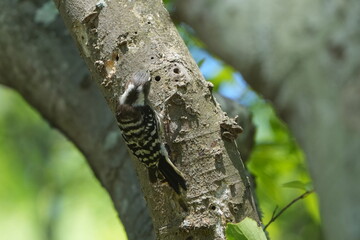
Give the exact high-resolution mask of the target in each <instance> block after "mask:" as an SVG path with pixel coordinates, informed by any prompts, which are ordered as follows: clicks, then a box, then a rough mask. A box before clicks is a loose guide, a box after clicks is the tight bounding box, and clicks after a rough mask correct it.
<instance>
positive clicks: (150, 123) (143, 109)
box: [116, 71, 186, 193]
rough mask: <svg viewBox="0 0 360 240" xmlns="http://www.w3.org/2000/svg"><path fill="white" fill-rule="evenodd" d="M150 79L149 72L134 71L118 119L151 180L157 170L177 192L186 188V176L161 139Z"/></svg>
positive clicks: (125, 136) (127, 142)
mask: <svg viewBox="0 0 360 240" xmlns="http://www.w3.org/2000/svg"><path fill="white" fill-rule="evenodd" d="M150 80H151V77H150V74H149V73H148V72H145V71H140V72H137V73H136V74H134V76H133V78H132V79H131V80H130V82H129V83H128V85H127V87H126V89H125V91H124V93H123V94H122V95H121V96H120V99H119V105H118V107H117V110H116V118H117V122H118V125H119V128H120V129H121V131H122V136H123V138H124V140H125V142H126V144H127V146H128V147H129V149H130V150H131V152H132V153H133V154H134V156H135V157H136V158H137V159H139V161H140V162H142V163H143V164H144V165H145V166H146V167H147V168H148V170H149V176H150V180H151V181H152V182H154V181H155V180H156V178H157V176H158V172H160V173H161V175H162V176H163V177H164V178H165V180H166V181H167V182H168V183H169V185H170V186H171V187H172V188H173V189H174V190H175V191H176V192H177V193H180V187H181V188H183V189H184V190H186V183H185V179H184V177H183V176H182V174H181V172H180V171H179V170H178V169H177V168H176V167H175V166H174V164H173V163H172V162H171V161H170V159H169V157H168V153H167V151H166V148H165V146H164V144H163V142H162V141H161V139H160V135H159V134H160V133H159V132H160V131H161V130H162V128H161V126H160V122H159V121H160V119H159V118H158V116H157V114H156V112H155V111H154V110H153V109H152V108H151V107H150V105H149V104H148V94H149V91H150Z"/></svg>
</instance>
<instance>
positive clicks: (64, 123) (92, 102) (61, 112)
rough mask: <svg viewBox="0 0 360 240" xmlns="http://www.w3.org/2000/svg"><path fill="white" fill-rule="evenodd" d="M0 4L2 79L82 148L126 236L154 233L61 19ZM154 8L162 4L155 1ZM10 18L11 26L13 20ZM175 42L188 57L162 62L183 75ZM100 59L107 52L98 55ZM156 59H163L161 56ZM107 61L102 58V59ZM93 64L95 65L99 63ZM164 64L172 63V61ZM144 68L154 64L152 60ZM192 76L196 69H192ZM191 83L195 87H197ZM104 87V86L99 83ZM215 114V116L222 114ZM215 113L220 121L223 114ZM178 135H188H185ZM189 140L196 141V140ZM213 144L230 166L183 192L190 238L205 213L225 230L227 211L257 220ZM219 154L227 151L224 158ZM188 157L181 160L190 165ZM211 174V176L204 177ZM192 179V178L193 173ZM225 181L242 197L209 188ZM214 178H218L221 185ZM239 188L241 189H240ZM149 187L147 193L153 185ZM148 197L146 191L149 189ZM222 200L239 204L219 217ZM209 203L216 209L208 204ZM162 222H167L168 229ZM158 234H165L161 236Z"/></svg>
mask: <svg viewBox="0 0 360 240" xmlns="http://www.w3.org/2000/svg"><path fill="white" fill-rule="evenodd" d="M0 6H1V9H3V10H5V11H4V12H5V13H6V14H7V15H6V17H4V18H3V19H2V24H1V27H0V33H2V34H1V36H2V37H1V38H0V43H1V45H2V46H5V47H6V51H2V53H1V54H2V57H1V58H0V59H2V61H1V60H0V73H1V78H0V82H2V83H4V84H6V85H8V86H11V87H12V88H14V89H16V90H18V91H19V92H20V93H21V94H22V95H23V96H24V97H25V98H26V100H27V101H29V103H30V104H32V105H33V106H34V107H36V108H37V110H39V112H40V113H41V114H42V115H43V116H44V117H45V118H46V119H48V121H49V122H50V123H51V124H53V125H54V126H56V127H58V128H59V129H60V130H61V131H62V132H63V133H64V134H65V135H67V136H68V138H69V139H71V140H72V141H73V142H74V143H75V144H76V145H77V146H78V147H79V149H81V151H82V152H83V153H84V155H85V156H86V157H87V160H88V162H89V164H90V166H91V167H92V169H93V171H94V172H95V174H96V176H97V177H98V178H99V179H100V181H101V183H102V184H103V186H104V187H105V188H106V189H107V190H108V191H109V193H110V195H111V197H112V199H113V201H114V203H115V206H116V208H117V211H118V212H119V215H120V218H121V219H122V221H123V223H124V226H125V228H126V230H127V233H128V235H129V239H153V235H152V234H151V232H152V229H151V221H150V220H149V217H148V215H147V214H146V212H147V211H146V209H144V206H145V203H144V201H143V200H142V197H141V196H140V194H139V187H138V185H137V184H136V178H135V174H134V171H133V169H132V164H131V163H130V162H129V161H125V158H126V157H124V154H126V153H125V151H124V148H123V147H122V146H124V145H123V143H122V140H121V139H120V138H119V136H120V135H119V132H118V130H117V129H116V124H115V121H114V118H113V116H112V114H111V112H110V111H108V108H107V107H106V104H105V102H104V101H103V100H102V97H101V95H100V94H99V92H98V91H97V89H96V86H95V85H94V84H92V83H91V81H89V80H90V79H89V78H88V76H87V72H86V70H85V69H84V66H83V65H82V64H81V62H80V61H79V60H78V58H77V56H76V54H75V51H74V48H73V47H72V45H71V43H70V42H69V39H68V36H67V34H66V33H65V32H64V31H63V30H62V28H61V27H62V26H61V24H60V23H59V21H57V20H54V21H53V22H50V23H46V22H41V21H40V22H35V21H36V16H37V13H38V11H39V10H40V9H42V7H43V6H44V5H41V4H40V3H39V2H36V4H32V3H30V2H22V3H12V2H11V1H5V2H2V3H1V4H0ZM157 7H162V6H161V5H160V4H158V5H157ZM95 8H96V7H95ZM161 11H162V14H165V16H166V17H167V15H166V13H164V10H163V9H162V10H161ZM24 16H27V17H28V18H30V19H33V20H35V21H29V22H26V23H24V22H22V21H21V20H22V19H24ZM165 19H167V18H165ZM158 20H159V21H160V20H163V19H161V18H159V19H158ZM167 20H168V19H167ZM110 21H111V20H110ZM15 22H16V23H17V24H16V25H15V26H14V23H15ZM10 23H11V24H10ZM146 24H148V23H146ZM167 24H171V23H170V22H167V21H166V23H164V25H166V26H167ZM145 26H146V25H145ZM170 28H171V31H170V32H171V33H172V34H174V38H175V39H176V40H177V42H176V43H178V42H179V39H178V35H177V33H176V32H175V30H174V29H173V26H172V25H171V26H170ZM88 30H90V29H88ZM49 33H50V34H49ZM24 36H25V38H26V40H27V41H26V42H25V41H24V39H23V38H24ZM80 38H81V37H80ZM146 38H148V36H146V37H145V39H146ZM163 38H164V36H163ZM160 43H161V41H160ZM162 44H167V42H162ZM150 45H151V44H150ZM180 45H181V48H182V50H181V51H179V53H178V54H180V53H182V51H185V52H186V55H185V57H183V58H184V59H179V58H178V56H175V59H173V61H171V60H169V59H168V58H167V57H164V58H166V59H167V61H164V62H165V63H162V64H163V65H166V68H168V67H169V66H168V64H170V65H171V64H178V67H179V69H181V71H182V72H181V73H182V74H184V73H185V72H186V71H184V69H183V67H184V65H186V64H184V63H183V61H185V60H187V59H188V57H189V56H188V55H187V51H186V49H185V48H184V46H183V45H182V44H180ZM54 46H56V47H54ZM121 49H123V48H122V47H120V50H119V51H120V52H121ZM125 49H126V48H125ZM164 49H165V50H164V52H165V53H167V54H169V49H168V48H164ZM184 49H185V50H184ZM175 53H177V52H175ZM24 56H25V57H24ZM111 56H113V55H111ZM127 57H128V56H127ZM103 59H106V58H105V57H104V58H103ZM150 59H151V58H150ZM88 60H89V61H92V60H94V59H91V58H90V59H88ZM115 60H116V56H115ZM95 62H96V61H95ZM95 62H92V63H95ZM161 62H163V60H162V61H161ZM98 63H99V62H97V64H98ZM106 63H107V64H108V62H106ZM162 64H160V66H162ZM189 65H190V66H191V67H194V62H193V61H192V60H190V64H189ZM98 66H99V65H97V67H98ZM106 66H108V65H106ZM97 67H96V69H94V67H93V66H91V67H90V69H92V70H93V71H95V72H96V71H100V70H99V69H98V68H97ZM122 67H126V68H129V69H131V70H129V71H133V70H132V68H130V67H129V66H127V64H126V63H124V64H123V65H122ZM170 67H172V65H171V66H170ZM186 67H189V66H186ZM150 69H154V66H153V67H152V68H150ZM159 69H160V70H159V72H160V73H161V67H159ZM186 70H187V69H186ZM189 71H190V70H189ZM98 74H99V75H101V74H102V71H100V73H98ZM182 74H179V75H182ZM191 74H192V75H194V73H192V72H191ZM196 74H198V73H196ZM185 75H187V74H185ZM159 76H161V77H162V78H163V76H164V75H160V74H159ZM184 78H185V79H187V80H189V78H190V77H189V76H187V77H180V79H179V84H180V85H181V80H182V79H184ZM102 80H103V79H102ZM116 81H117V80H116ZM189 82H190V83H189V84H190V85H193V84H194V82H195V83H196V84H199V85H203V86H202V87H203V88H204V89H206V91H208V89H207V87H208V86H207V85H206V83H204V82H203V81H202V80H199V79H197V80H191V81H189ZM172 87H174V86H172ZM178 87H179V86H178ZM191 87H192V88H195V87H196V86H195V87H194V86H191ZM153 88H154V87H153ZM180 88H181V86H180ZM104 91H107V90H106V89H105V90H104ZM184 95H185V94H184ZM182 97H184V98H185V100H184V103H186V104H188V105H186V106H190V107H189V108H186V107H185V109H183V110H185V111H186V112H190V113H188V116H190V117H192V118H194V119H196V121H198V122H199V123H202V124H203V125H204V124H207V122H206V121H204V120H203V118H202V119H198V117H197V116H193V115H191V114H194V113H193V112H191V111H192V106H193V105H194V104H193V103H192V102H190V100H189V99H188V98H187V97H186V96H182ZM203 97H204V98H205V97H206V101H207V102H208V100H207V98H208V97H209V96H203ZM44 99H46V101H44ZM154 99H155V97H154ZM210 99H211V97H210ZM175 100H176V99H175ZM172 101H173V100H172ZM173 102H174V101H173ZM175 102H176V101H175ZM211 104H212V103H211ZM183 107H184V105H182V104H180V105H179V108H183ZM214 107H215V110H214V111H219V109H218V106H217V105H215V104H214ZM168 109H172V107H168ZM200 110H201V111H200ZM200 110H199V114H202V112H203V110H202V109H200ZM79 113H81V114H79ZM219 115H220V116H221V115H222V113H220V114H219ZM168 117H170V114H168ZM212 117H213V116H210V118H209V119H207V120H208V121H211V119H212ZM221 117H222V118H224V119H226V117H224V116H221ZM172 122H173V121H172ZM215 123H217V124H218V128H217V130H216V131H215V133H209V135H208V136H205V137H208V139H211V137H212V136H214V135H217V137H216V139H217V140H218V142H216V144H215V147H218V145H222V147H223V144H222V140H221V139H220V138H219V136H220V128H219V123H218V122H216V119H215ZM185 124H187V123H186V121H185ZM205 126H206V125H205ZM223 126H224V125H223ZM198 132H201V129H198ZM181 137H182V138H185V137H188V136H187V133H185V134H184V135H182V136H181ZM205 137H204V139H205ZM198 138H200V137H198ZM200 140H201V141H200ZM200 140H199V142H201V143H202V142H203V139H200ZM181 141H184V142H186V141H190V140H188V139H184V140H182V139H181ZM191 142H192V143H194V141H191ZM204 142H205V140H204ZM174 145H177V147H179V148H180V147H181V146H182V143H177V144H174ZM189 145H191V144H190V143H189V142H188V143H187V145H186V146H189ZM226 145H228V146H229V148H230V149H231V150H232V151H234V152H233V155H234V156H235V158H234V156H233V160H234V161H235V162H236V164H237V165H238V168H239V169H240V172H241V173H242V179H243V180H244V179H245V174H244V170H243V168H242V165H241V164H240V162H239V158H238V156H239V155H238V152H237V150H236V149H235V148H234V145H233V143H226ZM191 147H193V146H191ZM201 150H202V151H204V150H208V149H206V147H202V149H201ZM217 150H218V151H219V153H220V154H217V155H216V156H218V157H219V156H220V160H217V161H216V163H217V164H220V165H222V164H230V166H227V165H226V168H225V167H222V166H220V167H219V166H218V167H219V168H218V169H213V170H212V172H210V173H208V172H207V173H204V174H203V175H202V176H201V178H203V179H204V178H209V179H211V178H212V177H213V175H216V176H219V177H217V179H216V182H215V183H212V184H209V186H208V187H209V189H205V192H203V193H202V194H201V193H200V197H201V198H200V197H199V198H197V199H196V198H195V197H194V195H195V194H199V193H198V192H196V189H194V190H193V191H192V196H190V197H189V196H188V197H187V199H186V200H187V201H188V204H189V205H188V206H189V209H190V211H191V214H189V215H188V216H190V215H191V216H190V217H191V218H189V217H188V218H187V219H186V220H187V221H186V222H185V223H186V226H185V225H184V226H183V227H184V228H186V229H185V230H184V228H183V229H182V230H183V231H186V232H187V231H189V230H194V231H193V232H190V233H184V232H183V235H184V234H186V236H189V235H190V234H191V236H193V237H194V238H195V239H196V238H197V235H196V234H198V233H199V234H200V233H202V231H206V230H207V229H211V227H212V226H211V225H210V226H208V225H209V222H205V221H203V220H204V219H203V217H204V216H207V217H208V218H207V219H205V220H209V221H210V220H212V221H213V219H215V220H219V219H220V220H221V221H220V222H221V224H222V226H221V228H222V229H221V230H223V227H224V225H223V224H224V223H225V222H226V221H228V218H229V216H230V217H234V218H236V219H235V220H239V219H240V218H242V217H245V216H252V217H253V218H255V219H257V214H256V211H255V210H253V209H252V208H253V205H252V199H251V195H250V192H249V191H248V189H245V187H244V183H242V182H239V181H240V177H239V175H238V173H237V171H235V169H234V168H233V167H232V166H231V163H229V158H228V157H227V155H226V152H225V153H223V152H222V151H224V150H223V149H222V148H221V147H219V148H218V149H217ZM188 151H194V152H192V153H193V154H196V153H197V152H196V151H195V149H194V150H191V149H189V150H188ZM208 151H209V150H208ZM211 154H212V152H207V153H205V154H204V153H203V156H202V157H203V158H202V159H201V161H199V164H203V163H204V164H205V163H206V164H209V163H212V160H213V157H214V156H211ZM222 154H224V155H225V156H222ZM222 158H223V159H222ZM190 160H191V158H190ZM190 160H187V161H188V164H189V161H190ZM212 164H214V163H212ZM194 166H197V167H198V166H199V165H197V164H194ZM137 167H138V168H140V171H141V172H142V173H143V172H144V171H143V169H141V168H142V167H141V166H137ZM189 169H193V168H189ZM194 169H195V168H194ZM198 169H200V168H198ZM204 170H205V168H204ZM221 170H227V171H228V172H230V173H233V172H234V171H235V173H234V175H233V176H231V175H228V176H229V177H231V178H230V179H229V178H227V177H226V176H225V174H223V173H221V172H220V171H221ZM192 171H194V170H192ZM184 172H185V171H184ZM211 174H212V176H209V175H211ZM186 175H188V174H186ZM145 176H146V175H145ZM196 177H197V174H195V175H194V176H192V178H196ZM134 179H135V181H134ZM143 180H144V181H147V179H146V177H144V179H143ZM193 180H195V181H197V180H198V179H193ZM225 180H231V181H229V183H230V184H232V186H231V188H230V190H235V191H239V192H240V195H238V196H235V197H232V196H229V197H228V198H227V199H221V198H220V197H224V195H223V196H212V195H213V194H214V193H212V192H209V191H211V189H213V188H214V185H215V190H220V191H224V192H225V193H227V191H228V190H229V189H227V186H225V185H224V184H222V181H225ZM190 182H191V181H189V183H190ZM246 182H247V180H245V183H246ZM216 184H219V185H220V186H218V185H216ZM221 184H222V185H221ZM246 184H247V183H246ZM129 186H130V187H129ZM159 187H160V188H161V189H164V188H166V187H164V186H159ZM245 190H246V191H247V192H245V193H244V192H242V191H245ZM148 191H151V189H150V190H148ZM162 191H164V192H166V193H165V194H162V197H164V196H166V195H171V191H167V190H162ZM232 193H234V192H232ZM151 194H153V193H151ZM150 197H152V196H151V195H150ZM191 197H193V198H191ZM219 198H220V199H219ZM157 199H160V200H161V201H160V202H159V203H163V201H162V199H161V196H159V197H158V198H157ZM196 200H198V201H196ZM202 201H203V202H205V204H204V205H203V206H202V205H199V203H200V202H202ZM224 203H227V205H226V206H222V204H224ZM153 204H154V203H153ZM164 204H168V202H165V203H164ZM154 205H155V204H154ZM240 205H241V206H240ZM228 206H230V207H232V210H236V208H238V207H239V206H240V209H239V211H238V212H237V213H234V214H233V213H230V215H226V216H225V218H224V219H221V216H219V215H217V214H219V212H220V211H223V212H224V214H229V212H228V211H229V209H228ZM214 207H215V210H212V209H213V208H214ZM157 208H158V209H159V206H157ZM161 208H162V209H165V210H166V209H168V208H169V205H164V207H163V206H161ZM210 210H211V211H210ZM214 212H215V213H214ZM157 217H158V218H159V217H162V216H161V215H159V214H157ZM204 226H205V227H204ZM217 226H219V225H217ZM171 227H172V226H169V225H167V226H165V227H164V228H162V231H163V232H162V235H165V236H168V239H176V238H172V237H171V234H172V231H173V232H175V231H176V230H174V229H172V228H171ZM167 228H169V229H170V231H169V230H168V229H167ZM164 232H167V233H164ZM220 233H221V231H220ZM209 234H210V235H211V236H214V234H215V233H214V232H210V233H209ZM160 235H161V234H160ZM180 237H181V235H179V238H180ZM204 237H205V238H204V239H209V238H206V236H204ZM208 237H209V236H208ZM210 238H211V237H210ZM163 239H166V238H165V237H163ZM199 239H200V238H199Z"/></svg>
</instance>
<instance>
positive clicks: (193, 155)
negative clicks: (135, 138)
mask: <svg viewBox="0 0 360 240" xmlns="http://www.w3.org/2000/svg"><path fill="white" fill-rule="evenodd" d="M56 5H57V6H58V8H59V11H60V15H61V16H62V17H63V19H64V20H65V23H66V25H67V26H68V28H69V29H70V32H71V33H72V35H73V37H74V38H75V39H76V41H77V43H78V47H79V49H80V51H81V53H82V55H83V58H84V59H85V62H86V63H87V65H88V68H89V69H90V72H91V74H92V76H93V78H94V79H95V80H96V81H97V83H98V84H99V86H100V89H101V91H102V93H103V95H104V96H105V99H106V100H107V103H108V104H109V106H110V108H111V109H112V110H114V109H115V107H116V105H117V101H118V97H119V96H120V94H121V92H122V91H123V89H124V85H125V84H126V81H127V80H128V79H129V78H130V77H131V76H132V74H133V73H134V72H137V71H140V70H143V69H147V70H149V71H150V72H151V74H152V76H153V79H155V80H157V81H153V83H152V93H150V100H151V102H152V103H153V105H154V106H156V107H155V108H156V110H157V111H158V112H162V113H163V116H164V119H163V121H164V124H165V129H166V136H165V137H166V139H167V142H168V144H169V147H170V149H171V153H172V155H171V157H172V159H173V160H174V161H175V162H176V164H177V166H178V168H179V169H180V171H182V172H183V173H184V175H185V178H186V180H187V184H188V191H187V192H186V193H185V194H184V196H182V197H183V199H180V200H179V199H177V196H176V195H175V193H174V192H173V191H172V190H171V189H170V188H169V187H168V186H167V185H166V184H161V183H157V184H155V185H154V184H151V183H150V182H149V179H148V176H147V171H146V169H145V168H144V166H143V165H141V164H140V163H139V162H138V161H135V165H136V170H137V172H138V175H139V179H140V183H141V186H142V189H143V192H144V194H145V199H146V200H147V204H148V206H149V210H150V214H151V216H152V219H153V223H154V229H155V232H156V235H157V238H158V239H186V238H195V239H224V238H225V236H224V235H225V234H224V229H225V226H226V223H227V222H234V221H240V220H241V219H243V218H244V217H245V216H250V217H251V218H253V219H255V220H258V215H257V213H256V208H255V206H254V203H253V199H252V195H251V192H250V189H249V182H248V179H247V178H246V175H245V169H244V167H243V165H242V162H241V158H240V154H239V152H238V150H237V148H236V145H235V143H234V141H233V139H230V140H228V141H227V140H225V141H224V140H223V139H222V136H227V137H228V138H231V137H235V135H236V134H235V133H236V130H237V125H236V124H234V123H233V122H232V121H231V119H229V118H228V117H226V116H225V115H224V113H223V112H222V111H221V110H220V108H219V105H218V104H217V103H216V101H215V99H213V97H212V95H211V92H210V89H209V88H211V87H210V86H209V83H207V82H206V81H205V80H204V79H203V78H202V76H201V74H200V72H199V69H198V68H197V65H196V63H195V62H194V61H193V59H192V58H191V56H190V54H189V52H188V50H187V48H186V46H185V45H184V43H183V42H182V40H181V38H180V36H179V34H178V33H177V30H176V28H175V27H174V26H173V24H172V22H171V20H170V18H169V15H168V13H167V11H166V10H165V8H164V7H163V5H162V2H161V1H136V2H128V1H120V2H106V3H105V2H96V1H87V2H86V3H85V2H83V1H79V0H77V1H76V0H74V1H66V2H60V1H57V2H56ZM234 166H235V167H234ZM239 172H240V174H239ZM182 201H184V204H182ZM184 205H186V206H184Z"/></svg>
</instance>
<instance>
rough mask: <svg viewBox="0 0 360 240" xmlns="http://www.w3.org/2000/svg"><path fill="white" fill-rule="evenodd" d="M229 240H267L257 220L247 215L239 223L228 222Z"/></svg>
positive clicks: (227, 236) (227, 233) (227, 235)
mask: <svg viewBox="0 0 360 240" xmlns="http://www.w3.org/2000/svg"><path fill="white" fill-rule="evenodd" d="M226 239H227V240H266V236H265V233H264V231H263V229H262V228H261V227H259V226H258V225H257V223H256V221H255V220H253V219H251V218H248V217H246V218H245V219H244V220H242V221H241V222H239V223H237V224H232V223H228V224H227V227H226Z"/></svg>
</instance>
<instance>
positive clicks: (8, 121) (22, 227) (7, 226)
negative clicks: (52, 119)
mask: <svg viewBox="0 0 360 240" xmlns="http://www.w3.org/2000/svg"><path fill="white" fill-rule="evenodd" d="M0 236H1V237H0V239H4V240H25V239H26V240H82V239H87V240H100V239H104V240H115V239H121V240H122V239H126V234H125V232H124V229H123V227H122V225H121V224H120V222H119V221H118V217H117V213H116V212H115V210H114V208H113V205H112V202H111V200H110V198H109V197H108V195H107V193H106V191H105V190H104V189H103V188H102V187H101V186H100V184H99V182H98V181H97V180H96V179H95V177H94V175H93V174H92V172H91V170H90V169H89V167H88V165H87V164H86V162H85V159H84V157H83V156H82V155H81V153H80V152H79V151H78V150H77V149H76V148H75V147H74V146H73V145H72V144H71V143H70V142H69V141H68V140H67V139H66V138H65V137H63V136H62V135H61V134H60V133H59V132H58V131H57V130H55V129H53V128H51V126H49V124H48V123H47V122H46V121H45V120H44V119H42V117H41V116H40V115H39V114H38V113H37V112H35V111H34V110H33V109H32V108H31V107H30V106H29V105H28V104H27V103H26V102H25V101H24V100H23V99H22V98H21V97H20V96H19V95H18V94H17V93H16V92H14V91H12V90H10V89H8V88H5V87H1V86H0Z"/></svg>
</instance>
